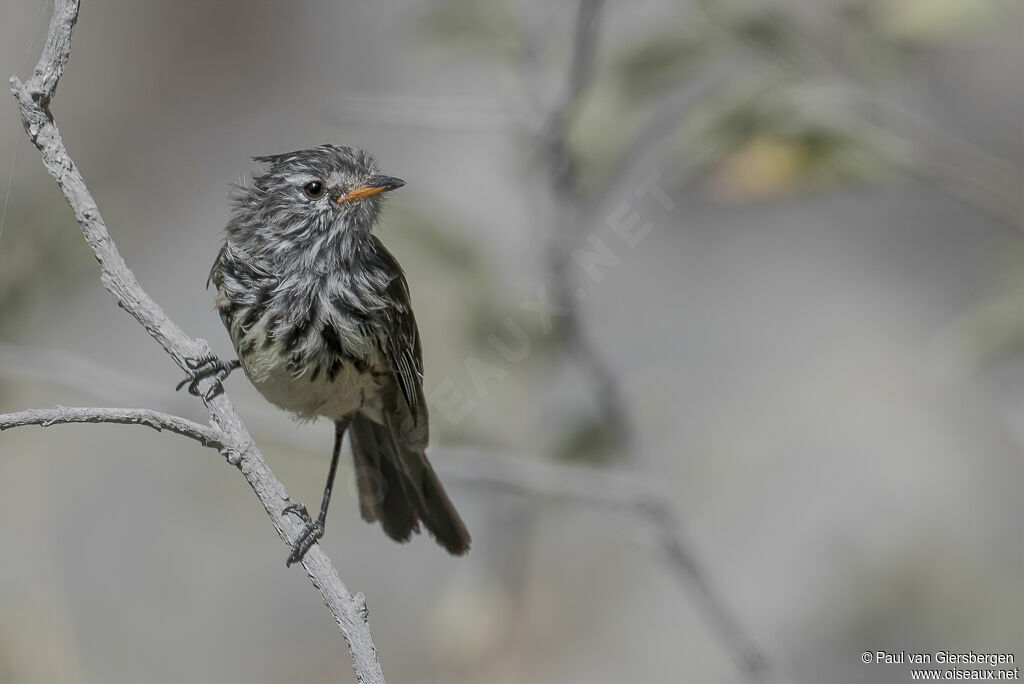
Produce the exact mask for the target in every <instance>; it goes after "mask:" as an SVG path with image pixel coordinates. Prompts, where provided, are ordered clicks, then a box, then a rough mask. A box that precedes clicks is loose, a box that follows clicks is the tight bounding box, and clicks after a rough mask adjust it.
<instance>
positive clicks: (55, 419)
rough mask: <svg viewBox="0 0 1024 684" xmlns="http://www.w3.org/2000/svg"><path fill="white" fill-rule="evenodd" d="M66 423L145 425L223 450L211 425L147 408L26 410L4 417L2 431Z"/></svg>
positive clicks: (0, 424)
mask: <svg viewBox="0 0 1024 684" xmlns="http://www.w3.org/2000/svg"><path fill="white" fill-rule="evenodd" d="M63 423H116V424H122V425H145V426H146V427H150V428H153V429H154V430H156V431H157V432H160V431H161V430H167V431H168V432H174V433H176V434H179V435H182V436H184V437H188V438H189V439H194V440H196V441H197V442H199V443H200V444H202V445H203V446H204V447H210V448H211V449H223V448H224V444H223V443H222V442H221V434H220V432H218V431H217V430H214V429H213V428H212V427H210V426H209V425H200V424H199V423H196V422H194V421H191V420H189V419H187V418H181V417H179V416H172V415H171V414H169V413H163V412H161V411H152V410H150V409H143V408H73V407H68V406H57V407H56V408H52V409H25V410H24V411H17V412H15V413H4V414H0V431H3V430H7V429H10V428H13V427H21V426H23V425H40V426H42V427H50V426H51V425H60V424H63Z"/></svg>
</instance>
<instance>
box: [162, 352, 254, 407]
mask: <svg viewBox="0 0 1024 684" xmlns="http://www.w3.org/2000/svg"><path fill="white" fill-rule="evenodd" d="M185 365H186V366H188V370H187V371H185V373H186V375H185V379H184V380H182V381H181V382H179V383H178V386H177V387H175V388H174V389H175V391H180V390H181V388H182V387H184V386H185V385H188V393H189V394H194V395H195V396H197V397H199V396H202V397H203V399H204V400H206V401H210V400H211V399H213V398H214V397H215V396H217V395H218V394H220V393H221V392H223V391H224V386H223V385H222V384H221V382H222V381H223V380H224V379H225V378H227V377H228V376H229V375H231V371H233V370H235V369H236V368H238V367H239V366H241V365H242V364H241V362H239V360H238V359H235V360H234V361H223V360H221V358H220V357H218V356H216V355H214V354H209V355H206V356H200V357H197V358H194V359H185ZM205 378H213V379H214V383H213V386H212V387H210V389H208V390H207V391H206V394H204V395H201V394H200V393H199V383H200V381H202V380H203V379H205Z"/></svg>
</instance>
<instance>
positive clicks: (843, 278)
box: [0, 0, 1024, 682]
mask: <svg viewBox="0 0 1024 684" xmlns="http://www.w3.org/2000/svg"><path fill="white" fill-rule="evenodd" d="M51 6H52V2H46V1H45V0H9V1H8V2H4V3H3V4H2V6H0V66H2V68H0V72H2V73H3V74H18V75H20V76H21V77H22V78H25V77H26V76H28V75H29V74H30V73H31V69H32V66H33V65H34V64H35V61H36V59H37V58H38V55H39V51H40V49H41V47H42V43H43V39H44V37H45V32H46V28H47V25H48V22H49V17H50V13H51V9H52V7H51ZM1022 32H1024V8H1022V6H1021V4H1020V3H1019V2H1015V1H1013V0H980V1H979V0H941V1H940V0H827V1H821V0H778V1H772V2H760V1H756V0H728V1H726V0H691V1H684V0H679V1H678V2H673V1H661V0H633V1H631V2H628V3H627V2H605V3H600V2H594V1H593V0H584V2H583V4H582V5H581V4H579V3H578V2H575V1H573V2H569V1H568V0H566V1H564V2H561V1H560V2H552V3H545V2H541V1H540V0H532V1H531V0H494V1H492V2H484V3H477V2H472V1H471V0H415V1H413V0H398V1H395V2H388V3H356V2H343V3H339V2H295V3H284V2H258V1H257V2H244V3H243V2H214V3H211V2H204V1H201V0H174V1H173V2H171V1H170V0H165V1H163V2H156V1H150V2H125V1H121V2H116V1H114V0H89V1H88V2H86V3H84V7H83V8H82V13H81V17H80V20H79V24H78V27H77V29H76V31H75V34H74V49H73V51H72V57H71V63H70V65H69V67H68V69H67V72H66V73H65V77H64V79H63V81H62V82H61V85H60V88H59V90H58V94H57V98H56V100H55V101H54V103H53V106H52V109H53V111H54V114H55V116H56V120H57V123H58V125H59V127H60V130H61V132H62V134H63V136H64V140H65V142H66V144H67V147H68V149H69V151H70V153H71V154H72V156H73V157H74V158H75V160H76V161H77V163H78V165H79V166H80V168H81V170H82V172H83V173H84V175H85V178H86V180H87V182H88V183H89V184H90V187H91V189H92V192H93V194H94V195H95V197H96V200H97V202H98V203H99V206H100V208H101V210H102V211H103V214H104V216H105V218H106V221H107V223H108V225H109V228H110V231H111V233H112V235H113V237H114V239H115V240H116V241H117V243H118V245H119V247H120V249H121V252H122V254H123V255H124V257H125V259H126V260H127V262H128V264H129V265H130V266H131V268H132V269H133V270H134V272H135V274H136V275H137V276H138V278H139V280H140V281H141V283H142V285H143V286H144V287H145V288H146V289H147V290H148V292H149V293H150V294H151V295H152V296H153V297H154V298H155V299H156V300H157V301H158V302H159V303H160V304H161V305H162V306H163V307H164V308H165V309H166V311H167V312H168V313H169V314H170V315H171V317H172V318H174V319H175V320H177V321H178V322H179V323H180V324H181V326H182V327H183V328H184V329H185V330H186V331H187V332H189V333H191V334H194V335H199V336H202V337H204V338H206V339H208V340H209V341H210V342H211V344H212V346H213V348H214V349H215V350H217V351H218V352H219V353H221V354H223V355H225V356H228V355H230V354H231V348H230V343H229V341H228V338H227V335H226V333H225V331H224V330H223V328H222V326H221V323H220V321H219V319H218V317H217V316H216V314H215V313H214V311H213V306H212V295H211V293H209V292H206V291H204V283H205V281H206V276H207V273H208V270H209V267H210V264H211V263H212V261H213V258H214V256H215V254H216V252H217V249H218V247H219V244H220V241H221V239H222V233H221V229H222V226H223V225H224V224H225V222H226V220H227V217H228V208H227V204H226V195H227V192H228V190H229V187H230V184H231V183H232V182H234V181H236V180H238V179H240V178H241V177H242V176H243V175H244V174H245V173H246V172H247V171H248V170H249V169H250V166H251V165H250V162H249V157H251V156H253V155H261V154H272V153H278V152H283V151H289V150H293V149H299V148H304V147H310V146H313V145H316V144H320V143H324V142H333V143H342V144H348V145H354V146H359V147H363V148H365V149H367V150H370V151H372V152H373V153H374V154H375V155H376V156H377V158H378V161H379V163H380V166H381V168H382V169H383V170H384V171H386V172H387V173H390V174H393V175H396V176H400V177H402V178H404V179H405V180H406V181H407V182H408V185H407V187H405V188H403V189H402V191H401V192H398V193H395V196H394V197H393V198H392V199H391V200H390V201H389V204H388V206H387V207H386V210H385V218H384V221H383V225H382V227H381V235H382V238H383V239H384V241H385V242H386V244H387V245H388V246H389V247H390V248H391V249H392V250H393V251H394V252H395V253H396V255H397V256H398V257H399V259H400V260H401V262H402V264H403V265H404V266H405V268H406V270H407V272H408V276H409V280H410V283H411V288H412V293H413V300H414V303H415V306H416V311H417V317H418V319H419V323H420V328H421V332H422V337H423V345H424V350H425V357H426V358H425V362H426V390H427V394H428V396H429V397H430V402H431V404H432V418H433V420H432V426H431V427H432V431H433V439H432V441H433V445H434V446H433V448H432V452H431V453H432V459H433V461H434V462H435V464H436V465H437V467H438V469H439V470H440V471H441V473H442V476H443V479H444V480H445V481H446V482H447V483H448V489H449V491H450V492H451V494H452V497H453V499H454V500H455V502H456V503H457V504H458V507H459V509H460V510H461V511H462V514H463V517H465V519H466V520H467V522H468V524H469V527H470V530H471V532H472V533H473V537H474V546H473V550H472V552H471V553H470V554H469V556H468V557H466V558H464V559H453V558H450V557H448V556H446V555H445V554H444V553H443V552H441V551H440V550H439V549H438V548H437V547H435V545H434V544H433V543H432V542H431V540H429V539H428V538H425V537H419V538H417V539H415V540H413V541H412V542H411V543H410V544H408V545H405V546H400V545H397V544H394V543H392V542H391V541H390V540H388V539H387V538H386V537H385V536H384V535H383V534H382V533H381V532H380V530H379V529H378V528H377V527H376V526H369V525H366V524H364V523H363V522H362V521H361V520H360V519H359V517H358V513H357V507H356V504H355V501H354V500H353V497H352V494H351V485H350V480H351V469H350V466H349V464H348V463H347V462H345V465H344V466H343V470H342V472H341V473H340V474H339V479H340V480H341V481H343V483H344V485H343V486H342V487H341V489H340V491H342V492H344V494H345V496H340V497H336V498H335V504H334V506H333V509H332V511H331V517H330V524H329V527H328V534H327V536H326V538H325V540H324V542H323V545H324V547H325V550H326V551H327V552H328V554H329V555H330V556H331V557H332V558H333V560H334V562H335V563H336V565H337V567H338V570H339V572H340V574H341V576H342V577H343V578H344V580H345V581H346V583H347V584H348V586H349V587H350V589H351V590H353V591H362V592H364V593H365V594H366V596H367V599H368V605H369V608H370V615H371V626H372V629H373V634H374V638H375V641H376V645H377V648H378V649H379V652H380V657H381V661H382V663H383V667H384V672H385V674H386V675H387V676H388V677H389V680H390V681H394V682H414V681H417V682H419V681H436V682H741V681H750V680H759V679H765V680H777V681H792V682H833V681H838V682H860V681H906V680H907V679H908V678H909V672H908V670H909V668H908V667H907V666H900V665H877V664H869V665H865V664H863V663H861V660H860V655H861V653H862V652H863V651H872V652H873V651H876V650H886V651H900V650H906V651H924V652H934V651H937V650H949V651H966V650H974V651H975V652H1014V653H1015V655H1016V657H1017V660H1018V664H1019V662H1020V660H1021V659H1022V658H1024V504H1022V497H1021V491H1022V488H1024V460H1022V446H1024V363H1022V361H1024V233H1022V232H1021V229H1022V206H1021V195H1022V187H1024V184H1022V168H1024V47H1022V46H1024V41H1022ZM8 172H9V175H7V174H8ZM8 186H9V197H8V200H7V201H5V202H4V209H3V211H4V214H3V217H4V218H3V219H2V226H0V410H2V411H14V410H17V409H21V408H27V407H50V406H54V405H56V404H63V405H70V406H75V405H98V406H145V407H150V408H155V409H160V410H164V411H169V412H173V413H177V414H180V415H185V416H188V417H191V418H194V419H197V420H201V421H203V420H205V419H206V417H205V413H204V411H203V409H202V407H201V405H200V404H199V403H198V402H196V401H195V400H194V399H193V398H191V397H189V396H187V395H182V394H175V393H174V391H173V388H174V385H175V384H176V383H177V381H178V380H179V379H180V377H181V373H180V371H179V369H178V368H177V367H175V366H174V365H173V363H172V362H171V361H170V360H169V359H168V358H167V357H166V356H165V355H163V353H162V352H161V351H160V350H159V348H158V347H157V346H156V345H155V344H154V343H153V342H152V341H151V340H150V339H149V337H148V336H147V335H146V333H145V331H144V330H143V329H142V328H141V327H139V326H138V325H137V324H135V322H134V321H133V320H132V319H130V318H129V317H128V316H127V315H125V314H124V312H122V311H121V310H120V309H119V308H118V307H117V306H115V305H114V303H113V300H112V298H111V297H110V296H109V295H108V294H107V293H106V292H105V291H104V290H103V289H102V287H101V285H100V282H99V278H98V277H97V269H96V266H95V262H94V261H93V259H92V258H91V254H90V252H89V251H88V249H87V248H86V246H85V244H84V242H83V240H82V238H81V235H80V233H79V232H78V230H77V226H76V225H75V223H74V221H73V218H72V215H71V213H70V210H69V209H68V207H67V205H66V204H65V202H64V200H63V198H62V197H61V195H60V194H59V191H58V190H57V188H56V186H55V185H54V183H53V182H52V180H51V179H50V177H49V176H48V175H47V174H46V172H45V170H44V169H43V166H42V164H41V163H40V160H39V157H38V154H37V152H36V151H35V149H34V148H33V147H32V146H31V144H30V143H29V142H28V141H27V139H26V137H25V133H24V131H23V130H22V128H21V124H20V121H19V120H18V118H17V113H16V109H15V106H14V102H13V100H10V99H8V100H7V102H6V104H3V105H2V106H0V192H3V191H4V190H5V189H6V188H7V187H8ZM227 389H228V391H229V393H230V395H231V398H232V399H233V400H234V401H235V402H236V405H237V406H238V407H239V410H240V412H241V414H242V415H243V417H244V418H246V419H247V421H248V424H249V427H250V429H251V431H252V432H253V435H254V437H255V438H256V440H257V442H258V443H259V445H260V447H261V448H262V450H263V452H264V454H265V456H266V457H267V459H268V461H269V462H270V464H271V466H272V467H273V468H274V471H275V473H276V475H277V476H278V477H279V478H280V479H281V480H282V482H283V483H284V484H285V486H286V487H287V489H288V492H289V494H290V495H291V496H292V497H294V498H296V499H298V500H301V501H305V502H306V503H315V502H316V501H317V500H319V496H320V492H321V488H322V486H323V479H324V477H325V474H326V469H327V464H328V461H329V449H330V445H331V433H332V430H331V427H330V426H329V425H327V424H326V423H322V422H321V423H317V424H314V425H301V426H300V425H297V424H295V423H293V422H292V421H291V420H290V419H289V418H288V416H287V415H285V414H283V413H281V412H279V411H277V410H276V409H274V408H273V407H271V406H269V405H268V404H267V403H266V402H265V401H264V400H262V399H261V398H260V397H259V395H258V394H257V393H256V392H255V391H254V390H253V389H252V388H251V387H250V386H249V384H248V383H247V381H246V380H245V378H244V377H243V376H242V375H238V374H236V375H235V376H234V377H232V378H231V380H230V381H229V382H228V383H227ZM346 461H347V459H346ZM499 466H500V467H499ZM0 545H2V547H3V549H4V551H3V553H0V681H3V682H36V681H38V682H59V681H69V682H70V681H96V682H107V681H111V682H112V681H147V682H148V681H154V682H157V681H166V682H289V681H303V682H305V681H309V682H312V681H352V680H353V675H352V670H351V665H350V660H349V654H348V652H347V649H346V648H345V646H344V643H343V642H342V640H341V639H340V638H339V636H338V633H337V631H336V629H335V627H334V625H333V623H332V621H331V618H330V615H329V614H328V612H327V611H326V610H324V608H323V606H322V605H321V604H320V601H319V597H318V596H317V595H316V592H315V591H312V590H311V588H310V587H309V586H308V583H307V581H306V580H305V578H303V577H301V571H300V570H298V569H295V568H293V569H290V570H288V569H286V568H285V565H284V559H285V556H286V549H285V547H284V545H283V544H282V543H281V542H280V540H279V539H278V538H277V537H276V535H275V534H274V532H273V530H272V528H271V526H270V524H268V520H267V519H266V517H265V514H264V513H263V512H262V509H261V507H260V505H259V503H258V502H257V500H256V499H255V497H254V496H253V495H252V493H251V491H250V490H249V489H248V487H247V486H246V484H245V482H244V481H243V480H242V478H240V477H239V476H238V473H237V472H236V471H235V469H234V468H231V467H229V466H227V465H226V464H225V463H224V461H223V459H222V458H221V457H220V456H219V455H217V454H216V453H214V452H212V451H209V450H204V449H202V448H201V447H199V446H198V445H196V444H194V443H192V442H190V441H188V440H184V439H181V438H178V437H174V436H168V435H161V434H157V433H155V432H152V431H148V430H144V429H141V428H135V427H125V426H98V425H79V426H59V427H53V428H49V429H45V430H40V429H36V428H23V429H20V430H14V431H10V432H6V433H4V434H3V435H2V436H0Z"/></svg>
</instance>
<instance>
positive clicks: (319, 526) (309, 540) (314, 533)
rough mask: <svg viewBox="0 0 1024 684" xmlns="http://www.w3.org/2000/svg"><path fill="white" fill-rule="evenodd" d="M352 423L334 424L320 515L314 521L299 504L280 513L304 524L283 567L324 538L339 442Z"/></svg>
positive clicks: (343, 420) (300, 558)
mask: <svg viewBox="0 0 1024 684" xmlns="http://www.w3.org/2000/svg"><path fill="white" fill-rule="evenodd" d="M351 421H352V419H351V418H342V419H341V420H337V421H335V423H334V453H333V454H332V455H331V469H330V471H328V473H327V484H326V485H325V486H324V498H323V500H321V502H320V515H319V516H318V517H317V519H316V520H313V518H311V517H310V515H309V511H307V510H306V507H305V506H303V505H302V504H300V503H293V504H289V505H287V506H285V507H284V510H282V511H281V512H282V513H293V514H294V515H297V516H298V517H299V519H300V520H302V522H304V523H305V525H306V526H305V528H304V529H303V530H302V534H300V535H299V538H298V539H296V540H295V543H294V544H292V553H291V555H290V556H288V560H287V561H286V562H285V565H291V564H292V563H298V562H300V561H302V559H303V558H304V557H305V556H306V552H307V551H309V548H310V547H311V546H313V544H315V543H316V542H317V540H318V539H320V537H322V536H324V529H325V528H326V527H327V508H328V506H330V504H331V490H332V489H334V476H335V475H336V474H337V472H338V460H339V457H340V456H341V442H342V440H343V439H344V438H345V430H347V429H348V424H349V423H350V422H351Z"/></svg>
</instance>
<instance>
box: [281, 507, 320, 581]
mask: <svg viewBox="0 0 1024 684" xmlns="http://www.w3.org/2000/svg"><path fill="white" fill-rule="evenodd" d="M281 513H282V514H288V513H291V514H293V515H296V516H298V518H299V519H300V520H301V521H302V522H303V523H305V525H306V526H305V528H304V529H303V530H302V534H300V535H299V538H298V539H296V540H295V543H294V544H292V553H291V555H290V556H288V560H287V561H285V566H290V565H291V564H292V563H299V562H301V561H302V559H303V558H305V557H306V552H307V551H309V549H310V547H312V546H313V544H315V543H316V542H317V540H318V539H320V537H322V536H324V525H323V523H322V522H321V521H319V520H313V518H311V517H310V515H309V511H307V510H306V507H305V506H303V505H302V504H300V503H293V504H289V505H287V506H285V507H284V509H283V510H282V511H281Z"/></svg>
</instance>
